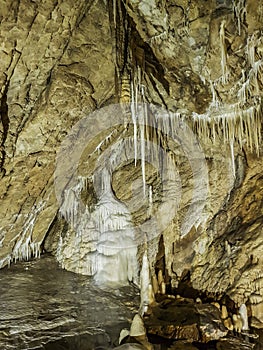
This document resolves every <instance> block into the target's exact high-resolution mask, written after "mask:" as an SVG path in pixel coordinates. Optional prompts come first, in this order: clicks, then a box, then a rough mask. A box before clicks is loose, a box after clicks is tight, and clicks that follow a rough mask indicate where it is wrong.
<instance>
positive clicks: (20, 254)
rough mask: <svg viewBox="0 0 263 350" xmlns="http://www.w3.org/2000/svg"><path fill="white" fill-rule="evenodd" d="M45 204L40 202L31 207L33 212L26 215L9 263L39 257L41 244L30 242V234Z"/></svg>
mask: <svg viewBox="0 0 263 350" xmlns="http://www.w3.org/2000/svg"><path fill="white" fill-rule="evenodd" d="M44 205H45V203H44V202H42V201H40V202H39V203H38V204H36V205H34V206H33V210H32V211H31V213H29V215H28V219H27V220H26V222H25V224H24V226H23V230H22V231H21V232H20V233H19V234H18V239H17V241H16V243H15V245H14V248H13V251H12V254H11V257H10V261H14V262H16V261H17V260H29V259H30V258H31V257H35V258H38V257H40V244H41V242H34V241H32V234H33V229H34V225H35V221H36V218H37V216H38V214H39V213H40V212H41V211H42V209H43V207H44Z"/></svg>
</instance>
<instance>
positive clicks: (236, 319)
mask: <svg viewBox="0 0 263 350" xmlns="http://www.w3.org/2000/svg"><path fill="white" fill-rule="evenodd" d="M232 320H233V327H234V331H235V332H237V333H241V330H242V320H241V317H240V315H236V314H233V315H232Z"/></svg>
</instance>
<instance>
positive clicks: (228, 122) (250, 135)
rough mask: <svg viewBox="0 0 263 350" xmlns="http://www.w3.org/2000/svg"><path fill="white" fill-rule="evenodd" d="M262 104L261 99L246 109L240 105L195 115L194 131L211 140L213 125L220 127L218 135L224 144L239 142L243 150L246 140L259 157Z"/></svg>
mask: <svg viewBox="0 0 263 350" xmlns="http://www.w3.org/2000/svg"><path fill="white" fill-rule="evenodd" d="M261 114H262V104H261V100H260V99H255V100H254V103H253V104H252V105H251V106H250V107H248V108H246V109H245V108H244V107H243V106H242V105H241V104H240V103H237V104H233V105H227V106H224V107H222V108H221V109H219V110H218V111H213V112H212V111H208V112H207V113H206V114H202V115H199V114H197V113H193V123H194V125H195V126H194V129H195V130H197V133H198V134H199V135H200V137H201V139H204V140H205V141H206V140H209V139H210V136H211V135H210V130H212V129H213V123H216V124H218V125H219V127H218V128H217V131H218V135H219V137H221V138H222V139H223V142H224V143H230V142H231V141H232V142H234V141H235V140H237V142H238V143H239V146H240V147H241V148H242V147H243V143H244V140H245V141H246V143H247V145H248V147H249V149H250V151H251V152H253V151H254V150H255V152H256V154H257V155H259V145H260V143H261V128H262V121H261Z"/></svg>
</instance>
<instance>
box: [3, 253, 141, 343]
mask: <svg viewBox="0 0 263 350" xmlns="http://www.w3.org/2000/svg"><path fill="white" fill-rule="evenodd" d="M0 279H1V283H0V295H1V299H0V300H1V301H0V305H1V314H0V349H5V350H8V349H10V350H11V349H17V350H20V349H21V350H23V349H46V350H51V349H56V350H59V349H61V350H62V349H63V350H66V349H68V350H69V349H74V350H84V349H85V350H93V349H95V348H98V347H102V348H111V347H113V346H114V345H116V344H117V342H116V340H117V339H118V335H119V331H120V329H121V328H124V327H128V325H129V322H128V320H130V319H131V318H132V316H133V314H134V313H135V312H136V310H137V309H138V305H139V295H138V291H137V290H136V289H134V288H133V287H132V286H129V287H123V288H121V289H118V290H109V289H108V290H102V289H99V288H98V287H96V286H95V285H94V284H93V282H92V281H91V280H90V279H88V278H87V277H86V276H82V275H76V274H73V273H70V272H68V271H64V270H61V269H59V267H58V265H57V263H56V262H55V260H54V258H52V257H51V256H44V257H41V259H40V260H34V261H31V262H27V263H18V264H16V265H12V266H11V268H9V269H8V268H5V269H3V270H0Z"/></svg>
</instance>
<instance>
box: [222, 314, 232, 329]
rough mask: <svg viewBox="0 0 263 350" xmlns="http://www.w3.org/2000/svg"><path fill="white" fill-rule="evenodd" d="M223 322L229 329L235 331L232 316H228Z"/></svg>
mask: <svg viewBox="0 0 263 350" xmlns="http://www.w3.org/2000/svg"><path fill="white" fill-rule="evenodd" d="M223 324H224V326H225V327H226V328H227V329H228V330H230V331H233V330H234V327H233V323H232V320H231V317H228V318H227V319H225V320H224V322H223Z"/></svg>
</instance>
